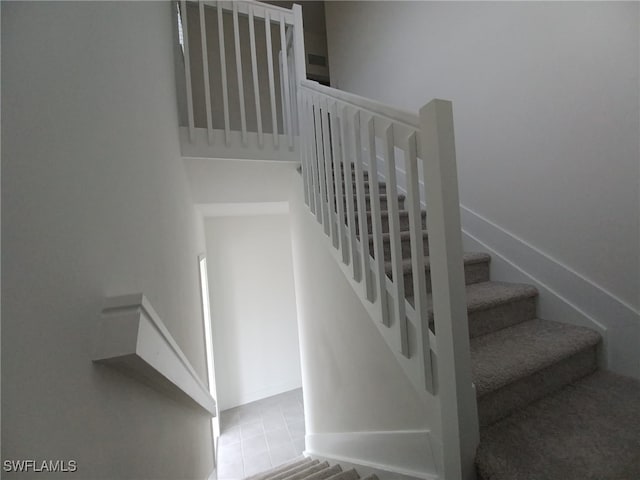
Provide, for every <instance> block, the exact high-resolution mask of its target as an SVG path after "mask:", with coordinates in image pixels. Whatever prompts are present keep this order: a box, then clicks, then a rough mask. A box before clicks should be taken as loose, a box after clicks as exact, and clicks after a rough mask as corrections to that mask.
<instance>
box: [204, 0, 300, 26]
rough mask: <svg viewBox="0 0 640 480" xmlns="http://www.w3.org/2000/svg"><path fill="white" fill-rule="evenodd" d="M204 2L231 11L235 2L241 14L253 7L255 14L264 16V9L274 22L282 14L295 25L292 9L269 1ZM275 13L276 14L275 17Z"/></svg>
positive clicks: (213, 0) (210, 0)
mask: <svg viewBox="0 0 640 480" xmlns="http://www.w3.org/2000/svg"><path fill="white" fill-rule="evenodd" d="M203 3H204V4H205V5H208V6H210V7H220V8H222V9H223V10H228V11H230V12H231V11H233V4H234V3H235V4H236V8H237V9H238V13H239V14H240V15H248V14H249V9H250V8H251V7H253V8H252V10H253V14H254V16H256V17H259V18H264V14H261V13H262V12H260V9H262V10H264V11H265V12H269V14H270V17H271V21H272V22H276V19H278V18H279V17H280V16H282V17H284V20H285V23H287V24H289V25H293V13H292V10H291V9H288V8H284V7H278V6H276V5H271V4H268V3H262V2H254V1H251V0H245V1H242V2H238V1H233V0H217V1H216V0H204V2H203ZM256 7H257V9H256ZM273 14H276V17H275V19H274V15H273Z"/></svg>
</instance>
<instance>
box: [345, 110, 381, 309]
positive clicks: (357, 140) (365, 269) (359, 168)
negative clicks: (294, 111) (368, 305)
mask: <svg viewBox="0 0 640 480" xmlns="http://www.w3.org/2000/svg"><path fill="white" fill-rule="evenodd" d="M352 125H353V128H352V130H351V131H352V133H353V142H352V145H353V158H354V160H355V168H356V196H357V200H358V226H359V233H360V264H361V266H362V278H363V281H364V282H363V283H364V291H365V296H366V298H367V300H369V301H370V302H373V298H374V294H373V280H372V278H371V267H370V262H369V259H370V258H371V257H370V255H369V227H368V225H367V205H366V197H365V190H364V173H363V165H362V139H361V137H360V112H359V111H358V110H356V112H355V114H354V116H353V122H352ZM376 180H377V179H376ZM369 189H371V185H369ZM369 193H370V194H371V190H369Z"/></svg>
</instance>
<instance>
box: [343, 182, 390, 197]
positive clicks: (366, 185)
mask: <svg viewBox="0 0 640 480" xmlns="http://www.w3.org/2000/svg"><path fill="white" fill-rule="evenodd" d="M352 188H353V194H354V195H355V194H356V193H357V192H358V190H356V182H355V180H354V181H353V182H352ZM370 190H371V186H370V185H369V180H365V181H364V193H371V191H370ZM342 191H343V192H345V193H346V191H347V189H346V185H345V183H344V182H342ZM378 193H381V194H384V193H387V185H386V184H385V183H384V182H378Z"/></svg>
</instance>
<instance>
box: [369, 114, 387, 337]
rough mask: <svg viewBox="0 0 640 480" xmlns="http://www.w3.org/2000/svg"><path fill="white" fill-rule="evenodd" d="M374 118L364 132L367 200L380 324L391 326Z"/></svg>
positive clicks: (370, 119) (371, 118)
mask: <svg viewBox="0 0 640 480" xmlns="http://www.w3.org/2000/svg"><path fill="white" fill-rule="evenodd" d="M374 122H375V120H374V118H373V117H370V118H369V119H368V121H367V124H366V128H365V130H364V131H365V132H366V135H367V136H366V139H367V143H368V150H369V198H370V199H371V233H372V236H373V258H374V265H375V271H376V287H377V297H378V300H379V301H380V310H381V314H382V323H383V324H384V325H386V326H387V327H388V326H390V325H391V320H390V319H389V299H388V298H387V283H386V278H387V275H386V273H385V270H384V245H383V243H382V216H381V210H380V187H379V185H378V156H377V153H376V136H375V125H374Z"/></svg>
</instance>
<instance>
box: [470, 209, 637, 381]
mask: <svg viewBox="0 0 640 480" xmlns="http://www.w3.org/2000/svg"><path fill="white" fill-rule="evenodd" d="M461 214H462V224H463V235H464V243H465V246H466V247H467V248H472V249H478V248H481V249H484V250H487V251H488V252H489V253H491V255H492V256H493V258H492V262H491V275H492V278H495V279H497V280H504V281H516V282H527V283H531V284H533V285H535V286H536V288H538V290H539V291H540V293H541V295H540V299H539V302H538V315H539V316H540V317H542V318H547V319H550V320H555V321H559V322H564V323H571V324H574V325H579V326H584V327H588V328H592V329H595V330H597V331H598V332H600V334H601V335H602V336H603V340H604V358H603V360H604V362H603V363H604V365H603V366H606V367H607V368H609V369H611V370H613V371H615V372H617V373H620V374H623V375H630V376H633V377H636V378H640V351H639V350H638V342H639V341H640V312H638V311H637V310H636V309H634V308H633V307H632V306H630V305H628V304H626V303H625V302H623V301H621V300H620V299H618V298H617V297H616V296H615V295H613V294H611V293H610V292H608V291H607V290H606V289H604V288H603V287H601V286H599V285H597V284H596V283H594V282H592V281H590V280H588V279H587V278H585V277H584V276H582V275H580V274H579V273H577V272H575V271H574V270H572V269H571V268H570V267H568V266H566V265H564V264H563V263H562V262H560V261H559V260H557V259H555V258H553V257H551V256H550V255H548V254H546V253H544V252H542V251H541V250H540V249H538V248H536V247H535V246H533V245H531V244H530V243H528V242H526V241H525V240H523V239H521V238H519V237H517V236H515V235H513V234H512V233H511V232H509V231H507V230H506V229H504V228H502V227H500V226H499V225H497V224H495V223H493V222H491V221H490V220H488V219H486V218H484V217H482V216H481V215H479V214H477V213H476V212H474V211H472V210H471V209H469V208H468V207H465V206H464V205H461Z"/></svg>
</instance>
